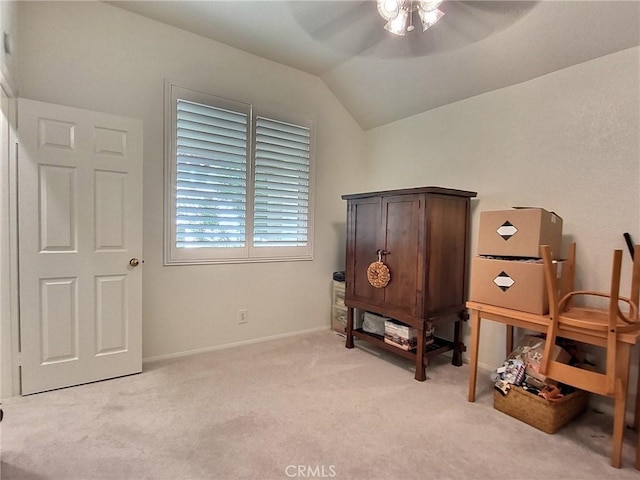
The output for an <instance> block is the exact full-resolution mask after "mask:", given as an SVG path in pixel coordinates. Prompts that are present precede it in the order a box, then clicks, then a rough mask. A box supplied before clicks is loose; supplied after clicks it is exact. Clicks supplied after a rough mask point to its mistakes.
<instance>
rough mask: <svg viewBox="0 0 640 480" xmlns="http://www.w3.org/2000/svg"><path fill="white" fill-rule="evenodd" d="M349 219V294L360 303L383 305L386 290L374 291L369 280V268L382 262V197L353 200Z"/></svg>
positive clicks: (347, 279) (350, 203) (347, 293)
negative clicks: (379, 252) (380, 259)
mask: <svg viewBox="0 0 640 480" xmlns="http://www.w3.org/2000/svg"><path fill="white" fill-rule="evenodd" d="M347 216H348V219H347V220H348V222H349V225H348V231H349V238H347V265H346V288H347V292H346V295H347V297H349V298H350V299H353V300H355V301H358V302H364V303H368V304H372V305H378V304H381V303H382V302H383V298H384V297H383V295H384V292H383V290H382V289H379V288H374V287H373V286H371V284H370V283H369V281H368V280H367V269H368V268H369V265H370V264H371V263H372V262H375V261H376V260H377V259H378V257H377V254H376V251H377V250H379V249H381V248H383V247H382V241H381V239H380V237H381V235H382V231H381V225H382V223H381V219H382V215H381V202H380V198H379V197H378V198H376V197H369V198H362V199H354V200H351V201H350V202H349V211H348V213H347Z"/></svg>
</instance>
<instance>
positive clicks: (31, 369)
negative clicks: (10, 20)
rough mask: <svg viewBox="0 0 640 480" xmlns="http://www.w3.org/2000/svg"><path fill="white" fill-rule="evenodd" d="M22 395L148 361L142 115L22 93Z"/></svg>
mask: <svg viewBox="0 0 640 480" xmlns="http://www.w3.org/2000/svg"><path fill="white" fill-rule="evenodd" d="M18 118H19V125H18V143H19V150H18V196H19V200H18V213H19V215H18V216H19V221H18V242H19V264H20V267H19V276H20V281H19V297H20V341H21V369H22V372H21V378H22V394H28V393H35V392H41V391H45V390H51V389H55V388H60V387H67V386H71V385H78V384H81V383H87V382H92V381H96V380H103V379H106V378H112V377H117V376H121V375H126V374H131V373H137V372H140V371H141V369H142V338H141V337H142V334H141V324H142V301H141V300H142V270H141V269H142V267H141V266H140V264H141V262H142V260H141V255H142V122H141V121H139V120H135V119H129V118H124V117H116V116H113V115H107V114H103V113H98V112H92V111H88V110H80V109H76V108H69V107H64V106H60V105H52V104H48V103H43V102H36V101H33V100H26V99H19V101H18Z"/></svg>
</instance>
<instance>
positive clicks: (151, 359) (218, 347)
mask: <svg viewBox="0 0 640 480" xmlns="http://www.w3.org/2000/svg"><path fill="white" fill-rule="evenodd" d="M325 330H329V328H328V327H327V326H323V327H316V328H310V329H309V330H299V331H297V332H288V333H281V334H279V335H271V336H268V337H260V338H253V339H251V340H242V341H241V342H234V343H225V344H223V345H214V346H212V347H205V348H197V349H195V350H186V351H183V352H176V353H169V354H167V355H157V356H155V357H147V358H143V359H142V363H143V364H144V363H151V362H157V361H158V360H168V359H171V358H180V357H189V356H191V355H197V354H198V353H206V352H214V351H216V350H225V349H227V348H233V347H240V346H242V345H251V344H254V343H262V342H268V341H269V340H277V339H279V338H288V337H296V336H298V335H305V334H308V333H315V332H321V331H325Z"/></svg>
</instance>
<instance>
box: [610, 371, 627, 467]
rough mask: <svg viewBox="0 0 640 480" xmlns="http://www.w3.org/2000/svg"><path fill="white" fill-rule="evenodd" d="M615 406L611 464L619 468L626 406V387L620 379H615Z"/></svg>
mask: <svg viewBox="0 0 640 480" xmlns="http://www.w3.org/2000/svg"><path fill="white" fill-rule="evenodd" d="M614 398H615V407H614V413H613V448H612V450H611V466H612V467H615V468H620V465H621V463H622V442H623V440H624V415H625V410H626V408H627V388H626V385H625V384H624V383H623V381H622V380H621V379H619V378H618V379H616V392H615V397H614Z"/></svg>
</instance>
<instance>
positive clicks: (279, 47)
mask: <svg viewBox="0 0 640 480" xmlns="http://www.w3.org/2000/svg"><path fill="white" fill-rule="evenodd" d="M108 3H110V4H112V5H115V6H117V7H120V8H123V9H126V10H129V11H131V12H134V13H137V14H140V15H143V16H146V17H149V18H152V19H155V20H158V21H160V22H163V23H166V24H169V25H173V26H175V27H178V28H181V29H184V30H187V31H190V32H193V33H196V34H199V35H202V36H205V37H208V38H211V39H213V40H215V41H218V42H221V43H224V44H227V45H230V46H232V47H235V48H239V49H241V50H245V51H247V52H249V53H253V54H255V55H259V56H261V57H264V58H267V59H270V60H273V61H276V62H279V63H282V64H285V65H289V66H291V67H293V68H296V69H299V70H303V71H305V72H308V73H311V74H314V75H317V76H319V77H320V78H321V79H322V80H323V81H324V82H325V84H326V85H327V87H328V88H329V89H330V90H331V91H332V92H333V93H334V95H335V96H336V97H337V98H338V99H339V100H340V101H341V102H342V104H343V105H344V106H345V108H346V109H347V110H348V111H349V112H350V113H351V115H353V117H354V118H355V119H356V121H357V122H358V123H359V124H360V125H361V126H362V127H363V128H364V129H370V128H374V127H377V126H380V125H384V124H386V123H389V122H393V121H395V120H399V119H401V118H405V117H408V116H411V115H415V114H417V113H421V112H424V111H427V110H430V109H433V108H437V107H439V106H442V105H446V104H449V103H452V102H455V101H458V100H462V99H464V98H469V97H472V96H475V95H478V94H481V93H484V92H488V91H491V90H495V89H498V88H503V87H506V86H509V85H514V84H517V83H520V82H524V81H527V80H530V79H532V78H535V77H538V76H541V75H545V74H547V73H550V72H553V71H555V70H560V69H562V68H566V67H569V66H571V65H576V64H578V63H582V62H585V61H588V60H591V59H594V58H598V57H601V56H603V55H607V54H610V53H613V52H616V51H619V50H624V49H626V48H630V47H633V46H637V45H640V1H639V0H623V1H590V0H587V1H576V0H564V1H552V0H544V1H538V2H530V1H455V0H445V2H444V3H443V4H442V6H441V7H440V9H441V10H442V11H444V12H445V16H444V17H443V18H442V20H440V22H438V23H437V24H436V25H435V26H433V27H432V28H431V29H429V30H427V31H426V32H422V31H421V29H420V28H416V29H415V30H414V31H413V32H410V33H408V34H407V35H406V36H404V37H399V36H396V35H393V34H391V33H389V32H387V31H385V30H384V29H383V26H384V24H385V21H384V20H383V19H382V18H381V17H380V16H379V15H378V12H377V9H376V4H375V2H373V1H370V0H365V1H356V0H350V1H332V0H324V1H304V0H297V1H272V0H266V1H265V0H263V1H244V0H235V1H202V0H200V1H114V2H108Z"/></svg>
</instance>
